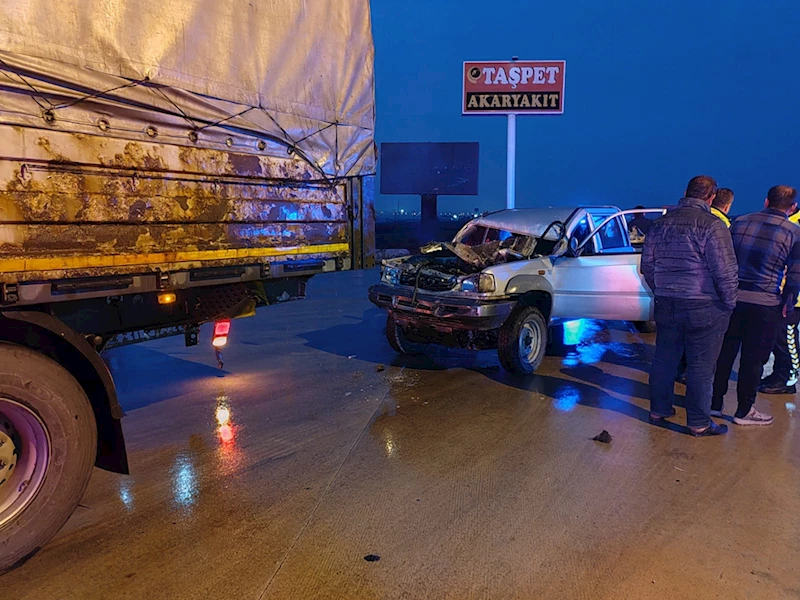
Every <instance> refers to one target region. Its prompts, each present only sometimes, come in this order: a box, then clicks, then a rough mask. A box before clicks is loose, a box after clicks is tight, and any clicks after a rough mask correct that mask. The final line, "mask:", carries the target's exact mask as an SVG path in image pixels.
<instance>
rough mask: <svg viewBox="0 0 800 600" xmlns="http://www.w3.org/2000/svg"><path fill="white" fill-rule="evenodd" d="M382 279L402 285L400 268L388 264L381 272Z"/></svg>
mask: <svg viewBox="0 0 800 600" xmlns="http://www.w3.org/2000/svg"><path fill="white" fill-rule="evenodd" d="M381 281H382V282H383V283H388V284H391V285H400V269H399V268H397V267H390V266H388V265H386V266H385V267H383V271H382V272H381Z"/></svg>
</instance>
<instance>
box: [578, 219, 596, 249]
mask: <svg viewBox="0 0 800 600" xmlns="http://www.w3.org/2000/svg"><path fill="white" fill-rule="evenodd" d="M591 233H592V229H591V228H590V227H589V217H588V215H587V216H585V217H583V218H582V219H581V220H580V221H578V224H577V225H575V228H574V229H573V230H572V237H574V238H575V239H576V240H578V243H579V244H582V243H583V240H585V239H586V238H587V237H589V234H591ZM594 253H595V252H594V240H589V243H588V244H586V246H584V248H583V254H584V255H592V254H594Z"/></svg>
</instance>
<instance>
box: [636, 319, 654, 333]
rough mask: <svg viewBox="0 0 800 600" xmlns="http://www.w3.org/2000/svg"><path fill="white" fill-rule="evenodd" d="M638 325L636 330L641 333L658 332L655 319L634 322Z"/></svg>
mask: <svg viewBox="0 0 800 600" xmlns="http://www.w3.org/2000/svg"><path fill="white" fill-rule="evenodd" d="M633 326H634V327H636V330H637V331H638V332H639V333H655V332H656V322H655V321H636V322H635V323H634V324H633Z"/></svg>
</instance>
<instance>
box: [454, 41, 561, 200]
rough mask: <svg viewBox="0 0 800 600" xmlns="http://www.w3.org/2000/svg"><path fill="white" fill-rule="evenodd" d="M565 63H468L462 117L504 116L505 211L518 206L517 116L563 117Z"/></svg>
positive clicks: (464, 83) (465, 74) (517, 59)
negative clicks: (505, 129)
mask: <svg viewBox="0 0 800 600" xmlns="http://www.w3.org/2000/svg"><path fill="white" fill-rule="evenodd" d="M566 69H567V61H565V60H522V61H521V60H519V58H518V57H516V56H513V57H511V60H510V61H497V60H478V61H465V62H464V73H463V79H462V90H461V91H462V98H461V102H462V103H461V114H462V115H505V116H506V117H507V119H508V146H507V148H506V151H507V157H506V161H507V163H506V208H510V209H513V208H516V206H517V198H516V192H517V115H563V114H564V81H565V78H566V73H565V71H566Z"/></svg>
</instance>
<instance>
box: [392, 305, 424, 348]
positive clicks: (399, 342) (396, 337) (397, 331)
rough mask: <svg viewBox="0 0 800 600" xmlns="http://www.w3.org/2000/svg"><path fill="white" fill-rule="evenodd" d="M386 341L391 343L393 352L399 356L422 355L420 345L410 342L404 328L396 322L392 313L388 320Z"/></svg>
mask: <svg viewBox="0 0 800 600" xmlns="http://www.w3.org/2000/svg"><path fill="white" fill-rule="evenodd" d="M386 340H387V341H388V342H389V345H390V346H391V347H392V350H394V351H395V352H397V353H398V354H404V355H406V356H419V355H420V354H422V350H420V348H419V344H415V343H413V342H409V341H408V338H407V337H406V334H405V332H404V331H403V326H402V325H400V324H399V323H398V322H397V321H396V320H395V318H394V316H393V315H392V314H391V313H390V314H389V316H388V317H387V318H386Z"/></svg>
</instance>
